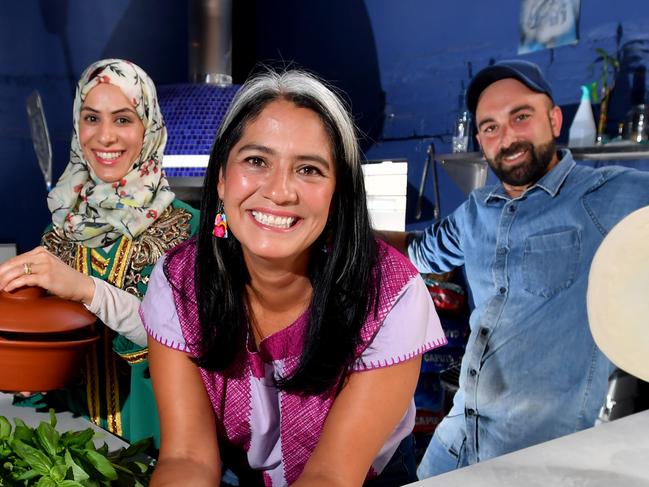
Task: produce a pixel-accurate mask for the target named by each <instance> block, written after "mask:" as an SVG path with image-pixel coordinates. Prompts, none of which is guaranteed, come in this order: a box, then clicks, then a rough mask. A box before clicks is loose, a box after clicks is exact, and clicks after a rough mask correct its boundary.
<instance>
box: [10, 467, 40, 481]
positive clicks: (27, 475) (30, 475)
mask: <svg viewBox="0 0 649 487" xmlns="http://www.w3.org/2000/svg"><path fill="white" fill-rule="evenodd" d="M41 475H42V474H40V473H38V472H37V471H36V470H33V469H30V470H27V471H26V472H23V473H21V474H20V475H19V476H18V477H16V480H31V479H35V478H36V477H40V476H41Z"/></svg>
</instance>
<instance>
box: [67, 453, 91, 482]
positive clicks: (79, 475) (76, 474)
mask: <svg viewBox="0 0 649 487" xmlns="http://www.w3.org/2000/svg"><path fill="white" fill-rule="evenodd" d="M64 458H65V464H66V465H67V466H68V467H69V468H71V469H72V478H73V479H74V480H76V481H81V480H88V479H89V478H90V476H89V475H88V474H87V473H86V471H85V470H84V469H82V468H81V467H80V466H79V465H78V464H77V463H76V462H75V461H74V459H73V458H72V455H71V454H70V452H69V451H67V450H66V452H65V455H64Z"/></svg>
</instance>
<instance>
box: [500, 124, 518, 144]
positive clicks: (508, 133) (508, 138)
mask: <svg viewBox="0 0 649 487" xmlns="http://www.w3.org/2000/svg"><path fill="white" fill-rule="evenodd" d="M517 140H518V138H517V135H516V131H515V130H514V129H513V128H512V127H511V126H510V125H508V124H504V125H503V126H502V128H501V130H500V146H501V147H503V148H505V149H506V148H508V147H510V146H511V145H512V144H513V143H514V142H516V141H517Z"/></svg>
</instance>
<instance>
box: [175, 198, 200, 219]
mask: <svg viewBox="0 0 649 487" xmlns="http://www.w3.org/2000/svg"><path fill="white" fill-rule="evenodd" d="M171 206H172V208H178V209H181V210H185V211H186V212H188V213H190V214H191V215H192V218H198V216H199V215H200V211H199V210H197V209H196V208H194V207H193V206H191V205H190V204H188V203H185V202H184V201H183V200H179V199H178V198H176V199H174V200H173V201H172V202H171Z"/></svg>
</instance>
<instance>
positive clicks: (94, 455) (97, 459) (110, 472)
mask: <svg viewBox="0 0 649 487" xmlns="http://www.w3.org/2000/svg"><path fill="white" fill-rule="evenodd" d="M84 454H85V457H86V459H87V460H88V461H89V462H90V464H91V465H92V466H93V467H95V468H96V469H97V471H98V472H99V473H100V474H102V475H103V476H104V477H105V478H106V479H107V480H116V479H117V472H116V471H115V467H113V465H112V464H111V463H110V461H108V459H107V458H106V457H105V456H104V455H102V454H101V453H99V452H98V451H95V450H84Z"/></svg>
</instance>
